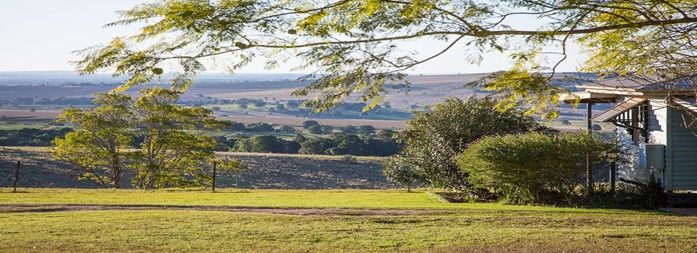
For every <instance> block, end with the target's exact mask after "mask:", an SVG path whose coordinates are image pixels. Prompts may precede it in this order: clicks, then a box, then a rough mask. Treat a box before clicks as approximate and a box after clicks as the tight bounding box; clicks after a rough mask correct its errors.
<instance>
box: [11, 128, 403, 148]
mask: <svg viewBox="0 0 697 253" xmlns="http://www.w3.org/2000/svg"><path fill="white" fill-rule="evenodd" d="M303 128H304V129H305V130H306V131H307V132H308V133H309V135H303V134H302V130H297V129H295V128H294V127H292V126H289V125H272V124H268V123H250V124H243V123H238V122H230V123H229V124H228V127H227V128H225V129H222V131H225V132H230V134H227V135H225V136H219V137H216V140H217V141H218V144H219V147H218V149H217V150H218V151H239V152H259V153H286V154H298V153H302V154H328V155H356V156H389V155H392V154H395V153H397V152H399V149H400V145H399V144H397V142H396V141H395V140H394V139H393V135H394V134H395V132H394V131H392V130H387V129H381V130H376V129H375V128H374V127H372V126H367V125H366V126H358V127H354V126H347V127H332V126H327V125H321V124H319V123H317V121H313V120H310V121H306V122H305V123H304V124H303ZM70 131H72V129H71V128H69V127H60V126H53V127H46V128H21V129H11V130H0V146H52V145H53V143H52V141H53V140H54V139H55V138H57V137H63V136H65V134H67V133H68V132H70ZM279 136H287V137H286V138H283V137H279ZM289 136H292V138H291V137H289ZM142 142H143V138H142V137H140V138H139V137H136V138H134V141H133V146H134V147H138V146H140V144H141V143H142Z"/></svg>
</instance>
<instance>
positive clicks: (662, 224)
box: [0, 189, 697, 252]
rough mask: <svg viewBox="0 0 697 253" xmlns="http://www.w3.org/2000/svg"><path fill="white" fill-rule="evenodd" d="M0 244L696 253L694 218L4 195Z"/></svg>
mask: <svg viewBox="0 0 697 253" xmlns="http://www.w3.org/2000/svg"><path fill="white" fill-rule="evenodd" d="M76 204H80V205H76ZM0 234H2V236H0V252H46V251H48V252H93V251H105V252H114V251H117V252H122V251H155V252H162V251H165V252H171V251H194V252H201V251H206V252H209V251H217V252H239V251H242V252H300V251H303V252H305V251H310V252H327V251H332V252H335V251H340V252H346V251H349V252H383V251H434V252H452V251H480V252H481V251H483V252H500V251H504V250H508V251H513V252H519V251H529V252H560V251H573V252H598V251H620V252H636V251H660V252H695V250H697V217H694V216H676V215H672V214H669V213H663V212H657V211H629V210H612V209H576V208H555V207H541V206H514V205H502V204H496V203H462V204H456V203H446V202H443V201H441V200H440V199H438V198H437V197H435V195H432V194H429V193H426V192H413V193H406V192H403V191H396V190H231V189H226V190H223V191H220V192H217V193H209V192H203V191H195V190H171V191H166V190H158V191H138V190H77V189H70V190H68V189H24V190H23V191H22V192H20V193H10V191H9V189H1V190H0Z"/></svg>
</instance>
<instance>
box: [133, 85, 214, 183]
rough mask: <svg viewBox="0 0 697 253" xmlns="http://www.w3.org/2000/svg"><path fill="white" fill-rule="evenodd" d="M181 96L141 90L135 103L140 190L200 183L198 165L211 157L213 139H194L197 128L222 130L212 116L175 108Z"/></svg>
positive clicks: (201, 110) (197, 109)
mask: <svg viewBox="0 0 697 253" xmlns="http://www.w3.org/2000/svg"><path fill="white" fill-rule="evenodd" d="M181 94H182V92H181V91H179V90H176V89H165V88H162V87H155V88H144V89H142V90H141V91H140V96H139V97H138V99H137V100H136V101H135V103H134V105H133V106H134V110H135V111H136V115H137V117H136V120H135V123H134V126H135V127H136V128H137V130H138V131H139V132H141V133H142V134H143V137H144V138H143V139H144V140H143V143H142V144H141V146H140V149H139V151H138V152H137V155H138V158H139V159H138V160H137V161H138V162H137V163H135V164H133V168H134V169H135V170H136V172H137V173H136V177H135V178H134V184H135V185H137V186H138V187H141V188H147V189H150V188H162V187H172V186H195V185H201V184H204V183H205V182H204V181H202V180H201V178H202V177H201V176H200V175H201V174H206V173H205V171H203V168H202V166H201V163H202V162H204V161H208V160H210V159H212V158H213V157H214V153H213V150H214V149H215V148H216V147H217V143H216V141H215V139H213V138H211V137H209V136H202V135H196V134H194V132H192V130H196V129H198V128H199V127H205V128H221V127H223V126H224V123H223V122H221V121H217V120H215V117H214V116H213V113H212V112H211V111H210V110H207V109H205V108H202V107H184V106H180V105H177V104H176V102H177V100H178V99H179V98H180V97H181Z"/></svg>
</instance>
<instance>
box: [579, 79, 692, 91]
mask: <svg viewBox="0 0 697 253" xmlns="http://www.w3.org/2000/svg"><path fill="white" fill-rule="evenodd" d="M581 87H582V88H587V89H588V88H590V89H606V90H618V91H640V92H641V91H643V92H647V91H690V90H694V89H695V88H697V75H695V76H690V77H684V78H677V79H665V78H661V77H658V76H621V77H613V78H605V79H599V80H595V81H590V82H589V83H587V84H585V85H582V86H581Z"/></svg>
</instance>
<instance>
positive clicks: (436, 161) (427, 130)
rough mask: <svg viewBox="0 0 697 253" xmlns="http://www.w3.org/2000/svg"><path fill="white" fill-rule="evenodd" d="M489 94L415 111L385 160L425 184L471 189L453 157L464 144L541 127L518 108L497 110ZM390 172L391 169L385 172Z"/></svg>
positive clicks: (449, 100)
mask: <svg viewBox="0 0 697 253" xmlns="http://www.w3.org/2000/svg"><path fill="white" fill-rule="evenodd" d="M495 105H496V103H495V101H494V100H493V99H490V98H476V97H471V98H469V99H467V100H464V101H463V100H461V99H459V98H447V99H446V100H445V101H444V102H443V103H440V104H437V105H435V106H434V107H433V108H431V109H429V110H427V111H424V112H416V113H415V115H414V119H412V120H410V121H408V122H407V126H406V129H404V131H402V132H401V133H400V134H398V135H397V140H398V141H399V142H400V143H401V144H403V145H404V146H403V149H402V151H401V152H400V153H399V154H398V155H396V156H394V157H392V158H391V159H392V161H390V162H389V163H386V164H385V167H386V169H388V170H393V171H394V170H398V169H396V168H390V166H404V167H405V168H411V169H413V171H414V172H415V173H417V174H418V176H419V178H421V179H422V181H423V183H424V184H425V185H427V186H432V187H441V188H448V189H452V190H458V191H466V190H469V189H471V188H470V187H469V185H468V182H467V173H464V172H463V171H462V170H460V169H458V167H457V164H455V160H456V157H457V156H458V155H460V154H461V153H462V151H464V150H465V149H466V148H467V146H468V145H469V144H470V143H472V142H474V141H476V140H478V139H479V138H482V137H484V136H489V135H498V134H515V133H525V132H530V131H538V130H543V129H546V128H543V127H541V126H540V125H539V124H538V123H537V122H535V119H533V118H532V117H528V116H524V115H523V113H522V112H521V111H519V110H516V109H512V110H507V111H499V110H496V109H494V107H495ZM386 174H388V175H389V174H391V173H386Z"/></svg>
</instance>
